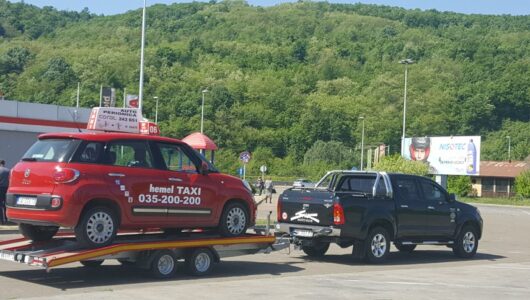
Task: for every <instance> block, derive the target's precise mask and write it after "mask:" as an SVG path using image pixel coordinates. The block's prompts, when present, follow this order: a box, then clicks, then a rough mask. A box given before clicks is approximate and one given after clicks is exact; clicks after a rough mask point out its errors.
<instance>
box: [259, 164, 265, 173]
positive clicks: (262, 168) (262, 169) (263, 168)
mask: <svg viewBox="0 0 530 300" xmlns="http://www.w3.org/2000/svg"><path fill="white" fill-rule="evenodd" d="M259 170H260V171H261V173H265V172H267V166H265V165H263V166H261V167H259Z"/></svg>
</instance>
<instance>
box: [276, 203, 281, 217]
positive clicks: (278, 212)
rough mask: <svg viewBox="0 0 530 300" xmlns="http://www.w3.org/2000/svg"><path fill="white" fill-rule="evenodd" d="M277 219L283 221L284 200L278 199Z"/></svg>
mask: <svg viewBox="0 0 530 300" xmlns="http://www.w3.org/2000/svg"><path fill="white" fill-rule="evenodd" d="M276 219H277V220H278V222H281V221H282V201H281V199H278V204H276Z"/></svg>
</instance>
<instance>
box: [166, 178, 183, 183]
mask: <svg viewBox="0 0 530 300" xmlns="http://www.w3.org/2000/svg"><path fill="white" fill-rule="evenodd" d="M168 180H169V181H175V182H182V179H181V178H175V177H169V178H168Z"/></svg>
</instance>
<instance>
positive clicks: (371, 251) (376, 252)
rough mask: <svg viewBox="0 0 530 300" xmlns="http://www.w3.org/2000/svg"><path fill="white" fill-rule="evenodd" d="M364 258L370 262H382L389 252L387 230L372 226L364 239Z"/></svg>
mask: <svg viewBox="0 0 530 300" xmlns="http://www.w3.org/2000/svg"><path fill="white" fill-rule="evenodd" d="M364 249H365V250H364V251H365V259H366V261H367V262H369V263H372V264H380V263H382V262H384V261H385V260H386V258H387V256H388V253H389V252H390V239H389V238H388V231H387V230H386V229H385V228H383V227H374V228H373V229H372V230H370V232H369V233H368V236H367V237H366V240H365V241H364Z"/></svg>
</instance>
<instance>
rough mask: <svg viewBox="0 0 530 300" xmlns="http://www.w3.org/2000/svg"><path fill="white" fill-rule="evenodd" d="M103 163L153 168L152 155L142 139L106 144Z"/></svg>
mask: <svg viewBox="0 0 530 300" xmlns="http://www.w3.org/2000/svg"><path fill="white" fill-rule="evenodd" d="M105 154H106V155H105V163H106V164H109V165H114V166H121V167H132V168H153V157H152V155H151V152H150V151H149V148H148V147H147V144H146V143H145V142H144V141H128V140H124V141H112V142H110V143H108V144H107V149H106V153H105Z"/></svg>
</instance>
